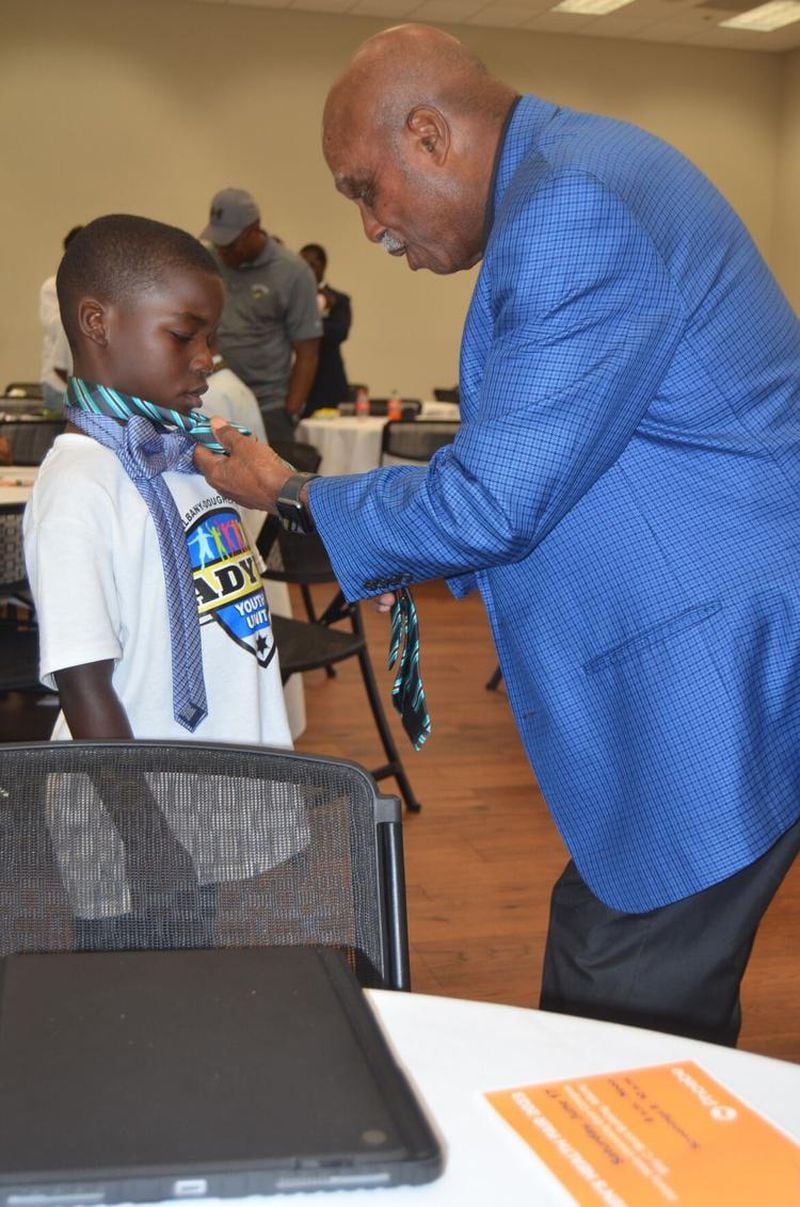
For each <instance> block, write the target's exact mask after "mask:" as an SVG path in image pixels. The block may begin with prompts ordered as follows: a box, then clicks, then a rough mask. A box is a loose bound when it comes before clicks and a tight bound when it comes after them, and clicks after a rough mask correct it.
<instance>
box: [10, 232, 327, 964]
mask: <svg viewBox="0 0 800 1207" xmlns="http://www.w3.org/2000/svg"><path fill="white" fill-rule="evenodd" d="M57 287H58V297H59V304H60V307H61V314H62V318H63V322H64V328H65V331H66V333H67V338H68V339H69V343H70V347H71V349H72V354H73V359H74V366H75V367H74V377H72V378H71V379H70V381H69V385H68V391H67V400H66V402H67V419H68V424H67V428H66V431H65V434H64V435H62V436H59V437H58V439H57V440H56V442H55V444H54V446H53V448H52V450H51V451H50V453H49V454H48V456H47V458H46V459H45V461H44V463H43V465H42V467H41V470H40V472H39V475H38V478H37V480H36V484H35V486H34V489H33V493H32V495H31V499H30V502H29V504H28V507H27V509H26V513H25V521H24V542H25V557H26V562H27V566H28V575H29V579H30V585H31V589H32V592H33V596H34V600H35V604H36V611H37V616H38V622H39V633H40V670H41V677H42V681H43V682H44V683H45V684H47V685H48V686H51V687H56V688H57V689H58V692H59V695H60V697H61V705H62V713H61V715H60V716H59V718H58V720H57V722H56V726H55V729H54V731H53V735H52V736H53V738H68V737H70V736H71V737H73V738H131V737H135V738H152V739H187V738H188V739H191V738H194V739H196V740H199V741H203V742H226V741H228V742H235V743H237V744H257V743H264V744H268V745H271V746H289V745H291V739H290V735H289V729H288V725H287V719H286V711H285V707H284V701H283V691H282V687H281V680H280V673H279V669H278V659H277V656H276V650H275V644H274V640H273V635H272V628H271V624H270V616H269V610H268V607H267V602H266V598H265V595H264V590H263V586H262V583H261V577H260V573H259V567H258V564H257V562H256V558H255V557H254V554H253V552H252V551H251V549H250V546H249V543H248V541H247V537H246V535H245V531H244V526H243V523H242V518H241V516H240V514H239V512H238V511H237V509H236V507H235V505H234V504H233V503H231V502H230V501H229V500H228V499H225V498H223V497H222V496H221V495H219V494H217V493H215V492H214V491H213V490H212V489H211V488H210V487H209V486H208V485H207V484H206V482H205V480H204V479H203V478H202V477H201V475H199V474H197V473H195V472H194V468H193V463H192V451H193V448H194V441H195V440H197V439H199V440H202V441H203V442H204V443H206V444H208V445H209V446H210V447H212V448H213V447H214V443H215V442H214V440H213V436H212V434H211V433H210V431H209V428H208V422H207V420H205V419H203V417H202V416H201V415H199V413H197V412H196V408H197V407H198V406H199V402H200V398H201V396H202V394H203V392H204V391H205V389H206V376H207V375H208V374H209V373H210V372H211V370H212V353H211V346H212V344H213V341H214V336H215V332H216V326H217V322H218V320H219V316H220V312H221V310H222V304H223V286H222V281H221V278H220V276H219V272H218V269H217V267H216V264H215V262H214V260H213V259H212V257H211V256H210V255H209V254H208V252H207V251H206V250H205V249H204V248H203V246H202V245H201V244H200V243H199V242H198V241H197V240H196V239H194V238H193V237H192V236H191V235H188V234H186V233H185V232H184V231H180V230H177V229H176V228H174V227H170V226H165V225H164V224H162V223H159V222H153V221H150V220H148V219H146V218H138V217H133V216H130V215H111V216H108V217H104V218H98V219H97V220H96V221H94V222H91V223H90V224H89V225H88V226H86V227H84V229H83V230H82V231H81V232H80V234H78V235H77V236H76V238H75V239H74V240H73V241H72V242H71V244H70V246H69V248H68V250H67V252H66V253H65V255H64V258H63V260H62V262H61V266H60V268H59V271H58V278H57ZM184 429H186V430H184ZM187 432H188V434H187ZM163 778H164V779H166V778H167V777H163ZM69 779H70V777H68V776H66V777H60V779H59V783H58V784H56V785H51V793H50V800H49V808H50V823H51V829H52V833H53V838H54V844H55V847H56V851H57V854H58V857H59V861H60V864H61V870H62V875H63V876H64V879H65V883H66V885H67V890H68V893H69V895H70V898H71V902H72V905H73V908H74V910H75V913H76V915H77V916H78V918H79V919H81V918H83V919H93V920H95V921H86V922H84V923H83V924H82V926H79V941H81V936H82V937H83V941H84V942H85V945H87V946H94V945H100V946H102V945H105V944H107V945H110V946H123V945H128V943H129V942H130V943H131V944H133V942H134V940H133V939H131V937H130V936H131V932H130V927H128V925H127V924H128V922H129V920H130V915H131V909H132V900H133V910H134V912H136V900H135V895H134V897H132V890H133V884H132V881H131V883H129V882H128V881H129V880H131V877H130V876H129V877H128V879H126V875H125V869H126V862H125V859H126V854H127V857H128V863H127V867H128V870H129V871H130V867H131V864H130V852H126V851H125V850H124V848H123V846H122V843H121V841H120V834H119V831H118V829H117V828H116V827H115V826H114V824H113V821H112V817H113V816H114V808H113V803H112V801H111V799H110V798H111V797H112V796H113V787H110V786H108V785H106V786H105V787H104V788H103V789H102V790H98V792H97V797H98V799H97V810H96V816H95V817H93V819H92V839H91V841H90V842H89V843H88V844H87V842H86V841H81V842H77V843H76V841H75V837H76V824H77V823H76V817H75V809H74V808H72V809H71V807H70V800H69V793H70V787H69ZM73 787H74V786H73ZM95 787H96V785H95ZM84 788H85V785H84ZM162 798H163V799H162ZM143 799H144V804H143V808H145V809H148V810H150V812H152V802H153V800H155V801H156V802H157V805H158V807H159V809H160V810H161V811H163V813H164V814H165V816H166V817H167V820H168V821H170V823H171V824H174V827H175V831H176V833H177V836H178V838H179V839H180V842H181V844H182V847H183V848H185V849H186V850H188V852H189V854H190V855H191V856H192V857H193V861H194V865H195V868H196V872H197V879H199V881H200V884H201V885H202V884H204V883H211V882H217V881H220V880H224V879H240V878H242V877H248V876H253V875H258V874H260V873H261V872H263V871H264V870H266V869H267V868H269V867H272V866H274V865H275V864H276V863H278V862H281V861H283V860H285V859H287V858H288V857H290V856H291V855H293V854H294V853H296V851H297V850H299V849H300V848H301V847H302V845H303V843H304V832H303V827H302V825H301V824H299V823H298V824H297V825H295V826H294V830H293V827H292V825H291V824H288V825H287V824H286V823H287V820H289V819H287V818H286V817H285V816H284V817H283V818H282V819H281V824H280V825H278V826H272V828H271V824H270V818H269V817H268V816H261V815H259V816H254V815H248V816H247V817H241V816H239V817H238V819H237V821H236V826H238V830H239V833H238V834H234V838H233V840H231V836H230V833H229V832H228V833H227V837H226V838H225V842H223V836H222V835H220V834H219V833H218V832H217V830H218V829H219V825H218V824H217V829H216V830H215V816H217V817H218V814H216V815H215V809H216V808H217V803H216V802H215V801H213V800H211V801H209V799H208V793H205V794H204V798H203V802H202V803H200V804H198V812H197V816H196V817H194V818H192V819H190V820H189V821H187V820H186V818H185V817H184V818H183V820H181V819H179V818H178V817H177V816H175V817H174V818H172V817H171V816H170V803H169V800H170V798H169V793H168V791H166V790H164V789H162V790H161V791H159V785H158V783H154V777H149V778H148V784H147V787H146V788H145V789H144V798H143ZM204 811H205V812H204ZM255 812H258V810H255ZM251 813H252V811H251ZM181 827H183V828H182V829H181ZM228 829H229V827H228ZM223 846H224V847H225V849H224V850H223V849H222V847H223ZM87 847H88V848H90V849H89V850H88V851H87ZM184 870H185V869H184ZM97 919H100V921H97ZM134 929H135V928H134ZM136 933H137V934H138V936H139V940H138V942H139V944H141V930H139V931H137V932H136ZM147 941H148V942H152V943H153V945H156V944H157V943H158V939H157V938H153V936H150V937H149V938H148V939H147Z"/></svg>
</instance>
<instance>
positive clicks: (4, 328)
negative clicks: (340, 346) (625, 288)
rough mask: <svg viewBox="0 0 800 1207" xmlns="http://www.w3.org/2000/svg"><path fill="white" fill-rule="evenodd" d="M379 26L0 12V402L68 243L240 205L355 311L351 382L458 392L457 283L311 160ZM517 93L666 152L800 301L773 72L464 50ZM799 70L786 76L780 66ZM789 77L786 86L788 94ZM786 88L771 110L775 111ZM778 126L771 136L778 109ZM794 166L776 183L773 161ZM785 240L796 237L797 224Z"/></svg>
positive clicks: (658, 60)
mask: <svg viewBox="0 0 800 1207" xmlns="http://www.w3.org/2000/svg"><path fill="white" fill-rule="evenodd" d="M381 24H383V23H379V22H375V21H371V20H363V19H356V18H341V17H327V16H317V15H313V14H305V13H300V12H288V11H287V12H283V11H273V10H269V9H257V8H247V7H236V6H234V5H224V6H222V5H216V4H193V3H188V2H185V0H70V3H68V4H64V3H62V0H4V2H3V35H2V42H1V43H0V145H2V146H3V148H4V154H3V165H4V167H3V171H4V180H3V188H2V190H0V229H2V230H3V232H4V238H3V261H4V269H3V274H2V281H1V282H0V385H2V384H3V383H4V381H6V380H8V379H9V378H11V377H25V378H27V377H34V378H35V377H37V376H38V345H39V336H38V330H37V323H36V297H37V291H38V286H39V283H40V282H41V280H42V279H43V278H44V277H45V276H47V275H48V274H49V273H50V272H52V271H54V269H55V266H56V263H57V261H58V258H59V255H60V244H61V237H62V235H63V234H64V232H65V231H66V230H67V229H68V228H69V227H70V226H72V225H73V224H74V223H76V222H81V221H86V220H88V219H89V218H91V217H93V216H95V215H96V214H99V213H104V212H109V211H114V210H125V211H129V212H134V213H143V214H148V215H150V216H152V217H157V218H161V219H163V220H165V221H168V222H174V223H177V224H178V225H181V226H185V227H187V228H188V229H190V230H198V229H199V228H200V227H201V226H202V224H203V223H204V221H205V216H206V211H207V205H208V199H209V197H210V195H211V194H212V193H213V192H214V191H215V190H216V189H217V188H219V187H221V186H224V185H227V184H234V185H241V186H243V187H245V188H248V189H250V190H251V191H252V192H253V193H254V194H255V195H256V196H257V197H258V198H259V199H260V201H261V204H262V208H263V216H264V222H265V225H266V227H267V229H269V230H271V231H274V232H276V233H277V234H279V235H280V236H281V237H282V238H283V239H284V241H285V242H286V243H287V244H288V245H289V246H290V247H294V248H297V247H299V246H300V245H301V244H302V243H304V242H307V241H309V240H315V241H318V242H321V243H323V244H325V245H326V246H327V248H328V250H329V254H330V259H331V265H330V280H331V282H332V283H333V284H334V285H336V286H338V287H339V288H342V289H345V290H347V291H348V292H349V293H351V294H352V296H353V303H354V310H355V323H354V329H353V335H352V338H351V339H350V341H349V343H348V344H347V345H346V360H347V365H348V369H349V372H350V376H351V379H357V380H366V381H368V382H369V384H370V386H371V387H372V390H373V392H374V393H376V394H379V393H384V392H386V391H388V390H391V389H394V388H398V389H400V390H402V391H403V392H404V393H406V394H414V395H423V396H427V395H429V393H430V390H431V388H432V387H433V386H434V385H441V384H449V383H451V382H453V381H454V380H455V379H456V376H457V355H458V340H459V333H460V327H461V321H462V319H463V314H464V311H465V309H466V305H467V301H468V296H469V291H470V288H471V279H470V275H468V274H461V275H459V276H457V277H453V278H447V279H443V278H433V277H432V276H430V275H429V274H427V273H422V274H417V275H415V274H412V273H410V272H408V270H407V269H406V268H405V266H404V265H401V264H398V263H397V262H395V261H393V260H389V259H388V257H386V256H385V255H384V254H383V253H382V252H380V251H379V250H378V249H376V248H373V247H371V246H369V245H368V244H367V242H366V240H365V239H364V237H363V235H362V233H361V230H360V224H359V221H358V217H357V214H356V211H355V208H354V207H353V206H352V205H348V203H346V202H345V201H343V200H342V199H341V198H340V197H338V196H337V195H336V194H335V192H334V191H333V189H332V186H331V184H330V180H329V178H328V175H327V172H326V169H325V165H324V163H323V161H322V158H321V154H320V151H319V119H320V112H321V108H322V103H323V99H324V96H325V93H326V90H327V88H328V86H329V84H330V83H331V81H332V80H333V78H334V77H335V75H336V74H337V73H338V71H339V70H340V69H341V67H342V66H343V64H344V63H345V62H346V60H347V58H348V56H349V54H350V53H351V51H352V50H353V49H354V47H355V46H356V45H357V44H358V43H359V42H360V41H361V40H362V39H363V38H364V37H366V36H367V35H368V34H370V33H371V32H373V31H374V30H375V29H377V28H379V27H380V25H381ZM456 32H459V33H460V35H461V36H462V37H464V39H465V40H466V41H467V42H469V44H470V45H472V46H473V47H474V48H475V49H477V50H478V51H479V52H480V53H481V54H482V55H483V57H484V58H485V59H486V60H487V61H488V63H489V65H490V67H491V68H492V69H493V70H494V71H496V72H497V73H498V74H502V75H503V76H504V77H505V78H506V79H508V80H509V81H510V82H512V83H513V84H514V85H516V86H517V87H518V88H519V89H520V90H531V91H536V92H538V93H539V94H540V95H543V96H546V97H549V98H551V99H554V100H557V101H560V102H562V103H564V104H568V105H575V106H578V107H583V108H588V109H593V110H596V111H598V112H602V113H607V114H611V115H614V116H617V117H622V118H626V119H629V120H631V121H635V122H638V123H639V124H641V125H643V126H645V127H647V128H648V129H650V130H652V131H654V132H656V133H658V134H660V135H661V136H663V137H664V138H666V139H668V140H670V141H671V142H674V143H675V144H676V145H677V146H678V147H680V148H681V150H683V151H684V152H686V153H687V154H689V155H690V156H691V157H692V158H693V159H694V160H695V162H696V163H698V164H699V165H700V166H701V167H702V168H703V170H704V171H705V172H706V173H707V174H708V175H709V176H710V177H711V178H712V179H713V180H714V181H715V183H716V184H717V185H718V186H719V187H720V188H721V189H722V191H723V192H724V193H725V194H726V195H727V196H728V197H729V198H730V200H731V201H732V202H733V203H734V205H735V206H736V207H737V208H738V210H739V212H740V213H741V214H742V216H743V218H744V220H745V222H746V223H747V224H748V226H749V228H750V230H751V231H752V233H753V235H754V236H755V238H756V240H757V241H758V243H759V245H760V246H761V248H762V250H763V251H764V253H765V255H767V256H768V258H770V259H772V258H773V250H774V249H773V238H774V235H773V224H776V225H777V226H778V227H779V229H780V230H781V232H782V233H781V236H780V239H779V240H778V242H777V243H776V244H775V248H778V247H779V249H780V255H779V256H777V257H774V258H775V259H776V265H775V266H776V268H777V269H778V271H779V272H780V273H784V272H785V273H786V275H787V281H786V287H787V289H788V288H791V289H794V290H795V291H796V289H797V287H798V286H799V285H800V271H799V270H798V260H797V249H796V240H794V242H793V247H794V255H793V259H792V256H790V255H789V254H788V253H787V251H786V248H787V246H788V244H789V242H790V241H789V238H788V234H787V233H786V231H787V228H788V225H789V213H788V210H787V208H786V206H784V208H783V210H780V212H779V209H778V207H776V200H775V190H776V183H777V182H778V181H779V180H780V181H781V182H782V183H784V184H785V186H786V188H787V189H791V190H793V199H794V200H793V202H792V206H793V214H796V213H797V212H798V199H800V182H799V181H798V168H797V162H798V158H800V157H799V156H798V143H800V86H798V85H797V84H796V83H794V84H790V83H787V73H786V72H784V71H783V63H782V62H781V61H780V60H778V59H776V58H775V57H774V56H772V55H767V54H754V53H739V52H729V51H711V50H703V49H691V48H688V47H673V46H659V45H648V44H646V43H643V42H641V43H638V42H637V43H634V42H621V41H616V40H611V39H608V40H605V39H603V40H600V39H594V38H563V37H557V36H543V35H534V34H531V33H519V32H514V33H506V32H501V31H494V30H480V29H473V28H470V29H461V30H458V31H456ZM794 59H795V65H796V60H797V56H796V55H795V56H794ZM795 74H796V73H795ZM782 85H783V91H782ZM784 100H785V102H786V106H787V113H788V112H789V110H790V111H791V113H790V114H789V116H787V120H786V122H785V123H784V125H783V126H781V104H782V102H783V101H784ZM779 137H783V144H782V145H783V150H784V155H785V156H787V157H788V156H789V155H790V154H791V155H793V157H794V164H793V166H792V168H791V170H789V169H788V168H787V169H786V170H783V169H782V168H781V166H780V165H779V161H778V145H779ZM791 225H792V227H793V232H792V233H793V235H796V228H797V223H796V221H794V220H792V222H791Z"/></svg>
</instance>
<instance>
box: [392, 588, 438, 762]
mask: <svg viewBox="0 0 800 1207" xmlns="http://www.w3.org/2000/svg"><path fill="white" fill-rule="evenodd" d="M391 615H392V631H391V636H390V638H389V670H391V669H392V667H393V666H394V665H395V663H397V674H396V675H395V680H394V684H393V685H392V703H393V704H394V706H395V708H396V709H397V711H398V712H399V713H400V716H401V718H402V721H403V728H404V729H405V731H406V733H407V734H408V736H409V737H410V739H411V742H412V744H413V746H414V749H415V750H419V749H420V748H421V747H422V746H423V745H424V744H425V742H427V740H428V737H429V735H430V732H431V718H430V714H429V712H428V705H427V703H426V701H425V689H424V688H423V686H422V676H421V674H420V669H419V622H418V620H417V609H416V605H415V603H414V600H413V597H412V595H411V592H410V591H408V590H407V589H406V588H405V587H400V588H399V590H398V591H397V592H396V597H395V601H394V603H393V604H392V614H391ZM401 646H402V653H401V652H400V647H401ZM398 655H399V662H398Z"/></svg>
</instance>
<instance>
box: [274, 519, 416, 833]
mask: <svg viewBox="0 0 800 1207" xmlns="http://www.w3.org/2000/svg"><path fill="white" fill-rule="evenodd" d="M258 549H259V552H260V553H261V556H262V557H263V559H264V561H265V563H266V567H267V568H266V570H265V571H264V577H265V578H267V579H272V580H274V581H276V582H283V583H295V584H297V585H298V586H299V587H300V589H301V591H302V592H303V601H304V604H305V607H306V612H307V615H308V620H307V621H303V620H296V619H289V618H287V617H284V616H275V615H274V614H273V617H272V624H273V630H274V633H275V643H276V645H277V647H278V654H279V657H280V663H281V677H282V679H283V682H284V683H286V681H287V680H288V679H289V678H291V676H292V675H296V674H299V673H301V672H303V671H312V670H320V669H324V670H325V671H326V672H327V673H328V674H330V672H331V671H332V670H333V667H334V666H335V665H336V663H337V662H343V661H344V660H345V659H347V658H357V659H358V665H359V669H360V671H361V677H362V679H363V681H364V689H365V691H366V694H367V700H368V701H369V706H370V709H371V710H372V716H373V719H374V721H375V726H376V728H377V730H378V735H379V737H380V740H381V744H382V746H383V750H384V754H385V756H386V762H385V763H384V764H383V765H381V766H380V767H377V768H375V770H374V771H372V775H373V777H374V778H375V779H376V780H383V779H386V778H387V777H389V776H391V777H393V778H394V779H395V780H396V781H397V784H398V786H399V788H400V794H401V796H402V797H403V800H404V802H405V805H406V808H407V809H409V810H410V811H411V812H414V813H416V812H418V811H419V808H420V805H419V802H418V800H417V798H416V796H415V795H414V792H413V789H412V787H411V784H410V782H409V779H408V776H407V775H406V771H405V768H404V766H403V763H402V760H401V758H400V753H399V751H398V749H397V744H396V742H395V740H394V736H393V734H392V731H391V729H390V728H389V724H388V722H387V720H386V713H385V712H384V709H383V704H382V703H381V697H380V691H379V689H378V684H377V682H376V680H375V672H374V670H373V667H372V660H371V659H370V656H369V649H368V646H367V637H366V632H365V630H364V621H363V617H362V615H361V608H360V605H359V604H358V602H356V603H348V602H347V600H346V599H345V597H344V595H343V594H342V592H341V591H340V590H338V585H337V584H336V575H335V574H334V572H333V567H332V566H331V563H330V560H329V558H328V555H327V553H326V551H325V546H324V545H323V543H322V541H321V540H320V538H319V537H318V536H317V535H316V534H315V533H312V534H310V535H304V534H302V533H290V532H286V530H285V529H284V528H283V527H282V525H281V524H280V522H279V521H278V520H277V519H276V518H275V517H274V516H268V517H267V520H266V522H265V524H264V527H263V528H262V529H261V533H260V535H259V538H258ZM313 584H331V585H334V586H337V590H336V592H335V594H334V595H333V598H332V599H331V600H330V602H329V603H328V605H327V607H326V608H325V610H324V611H323V612H322V614H321V615H319V616H318V615H317V613H316V611H315V609H314V604H313V600H312V598H311V592H310V587H311V586H312V585H313ZM342 623H343V624H345V625H346V626H347V627H346V628H337V627H335V626H337V625H339V624H342Z"/></svg>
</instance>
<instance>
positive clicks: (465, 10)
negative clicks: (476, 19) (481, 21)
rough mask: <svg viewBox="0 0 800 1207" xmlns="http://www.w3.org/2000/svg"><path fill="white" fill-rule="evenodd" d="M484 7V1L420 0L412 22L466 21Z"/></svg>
mask: <svg viewBox="0 0 800 1207" xmlns="http://www.w3.org/2000/svg"><path fill="white" fill-rule="evenodd" d="M548 2H549V0H548ZM484 5H485V0H422V3H421V4H420V5H418V6H417V8H415V9H414V20H415V21H455V22H459V21H468V20H469V18H470V17H471V16H473V14H474V13H477V12H479V11H480V9H482V8H483V7H484Z"/></svg>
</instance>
